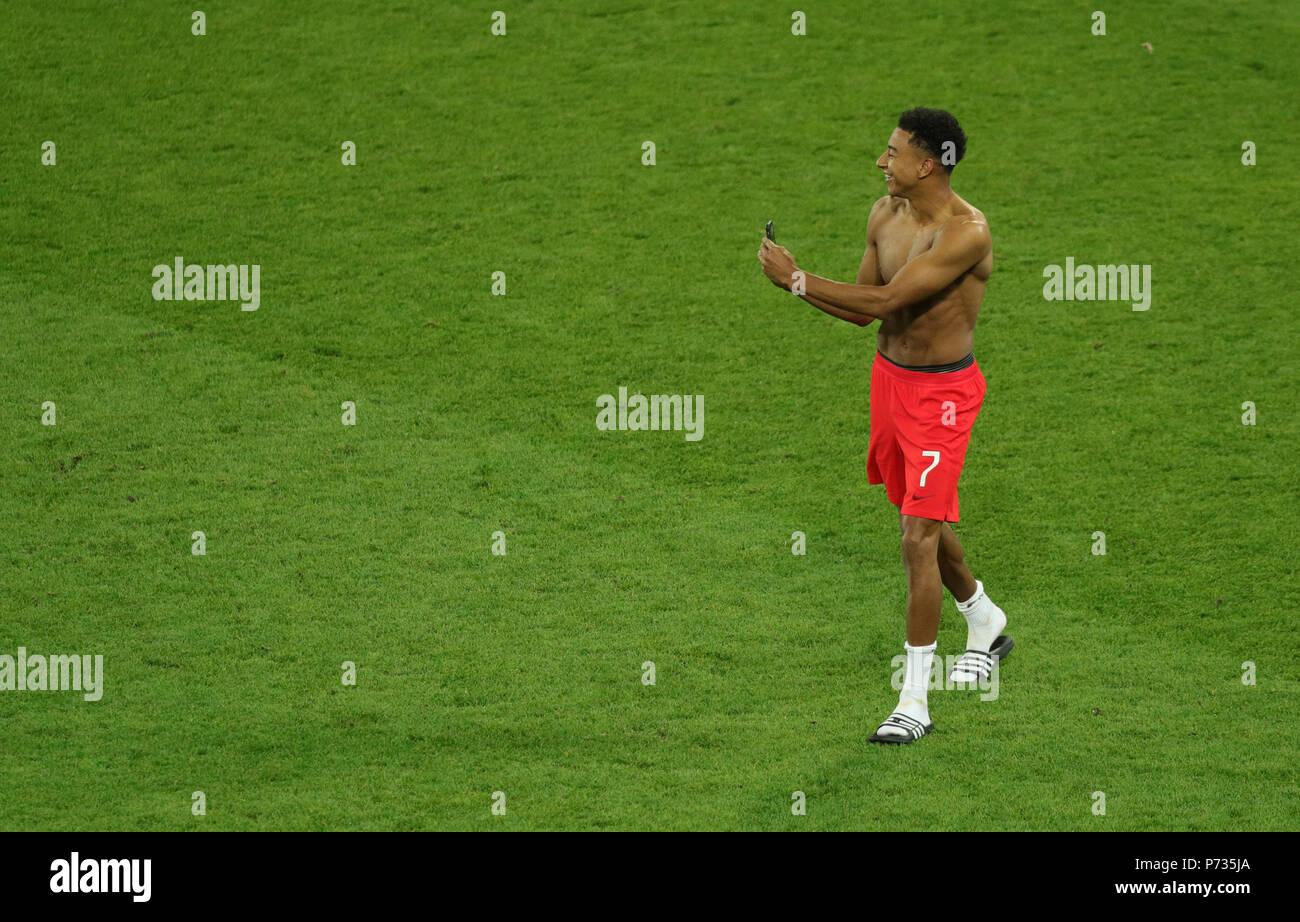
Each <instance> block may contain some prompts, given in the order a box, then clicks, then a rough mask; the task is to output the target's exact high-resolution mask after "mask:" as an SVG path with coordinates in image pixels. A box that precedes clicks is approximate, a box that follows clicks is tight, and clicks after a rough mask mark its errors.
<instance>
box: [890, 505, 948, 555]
mask: <svg viewBox="0 0 1300 922" xmlns="http://www.w3.org/2000/svg"><path fill="white" fill-rule="evenodd" d="M941 524H942V523H941V522H938V521H936V520H935V519H923V518H919V517H918V516H914V515H905V516H902V517H901V520H900V525H901V526H902V530H903V558H904V559H906V560H912V559H934V558H937V557H938V554H939V526H940V525H941Z"/></svg>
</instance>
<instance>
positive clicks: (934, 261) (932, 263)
mask: <svg viewBox="0 0 1300 922" xmlns="http://www.w3.org/2000/svg"><path fill="white" fill-rule="evenodd" d="M989 246H990V242H989V229H988V225H987V224H985V223H983V222H982V221H973V220H967V221H964V222H963V223H961V224H956V225H953V226H950V227H946V228H944V230H943V232H942V233H941V234H940V235H939V240H938V242H937V243H935V245H934V246H933V247H932V248H931V249H929V250H928V251H927V252H925V253H923V254H921V255H920V256H918V257H916V259H914V260H912V261H911V262H910V263H908V264H907V265H905V266H904V267H903V268H902V269H900V270H899V271H898V273H897V274H896V275H895V276H894V277H893V278H892V279H890V280H889V284H888V285H861V284H858V285H849V284H846V283H844V282H834V281H831V280H830V279H824V278H821V277H820V276H816V275H811V274H809V273H804V278H805V281H804V284H805V287H806V289H807V293H808V294H809V295H810V296H811V297H813V298H816V299H817V300H819V301H822V302H824V303H826V304H828V305H830V306H832V307H837V308H839V309H840V310H843V311H848V312H849V313H851V314H861V315H864V316H867V317H886V316H888V315H889V314H891V313H892V312H894V311H896V310H899V309H900V308H903V307H906V306H907V305H909V304H916V303H917V302H918V301H924V300H925V299H926V298H929V297H931V296H932V295H935V294H938V293H939V292H941V291H943V290H944V289H945V288H947V287H948V286H949V285H951V284H952V283H953V282H954V281H956V280H957V279H958V278H959V277H960V276H961V274H962V273H963V272H965V271H966V270H967V269H969V268H970V267H971V266H973V265H975V264H976V263H977V262H979V261H980V260H981V259H983V258H984V255H985V254H986V253H987V252H988V250H989Z"/></svg>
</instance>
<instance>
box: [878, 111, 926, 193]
mask: <svg viewBox="0 0 1300 922" xmlns="http://www.w3.org/2000/svg"><path fill="white" fill-rule="evenodd" d="M911 137H912V136H911V134H910V133H909V132H906V131H904V130H903V129H902V128H895V129H894V132H893V134H891V135H890V136H889V144H888V146H887V147H886V148H885V152H884V153H883V154H881V155H880V159H879V160H877V161H876V166H878V167H880V168H881V169H882V170H884V171H885V185H886V186H888V188H889V194H890V195H904V196H905V195H906V194H907V193H908V191H909V190H911V189H913V188H915V186H916V184H917V183H919V182H920V181H921V180H922V179H923V178H924V176H923V171H924V174H925V175H928V174H929V173H930V172H931V171H932V170H933V169H934V163H933V160H932V159H931V158H930V156H929V155H928V154H926V153H925V152H924V151H922V150H920V149H919V148H916V147H913V146H912V143H911V141H910V140H909V139H910V138H911ZM927 160H930V161H931V162H930V165H929V166H928V167H926V166H925V163H926V161H927Z"/></svg>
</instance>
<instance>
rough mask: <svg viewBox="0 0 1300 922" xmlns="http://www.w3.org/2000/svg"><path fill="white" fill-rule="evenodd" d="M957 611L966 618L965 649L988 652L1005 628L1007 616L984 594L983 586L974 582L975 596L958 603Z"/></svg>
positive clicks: (976, 581) (977, 581)
mask: <svg viewBox="0 0 1300 922" xmlns="http://www.w3.org/2000/svg"><path fill="white" fill-rule="evenodd" d="M957 610H958V611H959V612H961V613H962V614H963V615H965V616H966V649H967V650H979V651H980V652H981V653H987V652H989V648H990V647H992V646H993V641H995V640H997V639H998V635H999V634H1001V633H1002V630H1003V628H1005V627H1006V626H1007V616H1006V613H1004V612H1003V611H1002V609H1000V608H998V607H997V606H996V605H994V604H993V600H992V599H990V598H989V597H988V596H987V595H985V594H984V584H983V583H981V582H980V581H979V580H975V594H974V595H973V596H971V597H970V598H969V599H967V600H966V601H965V602H958V603H957Z"/></svg>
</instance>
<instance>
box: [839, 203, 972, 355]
mask: <svg viewBox="0 0 1300 922" xmlns="http://www.w3.org/2000/svg"><path fill="white" fill-rule="evenodd" d="M970 222H978V223H981V224H984V225H985V226H986V227H987V221H986V220H985V218H984V215H983V213H982V212H980V210H979V209H977V208H975V207H974V206H972V205H970V204H969V203H967V202H966V201H965V200H963V199H962V198H961V197H960V196H958V195H957V194H956V193H953V202H952V203H951V208H950V209H949V213H948V214H945V215H941V216H939V217H937V218H935V219H932V220H929V221H926V220H924V219H922V218H921V217H920V216H918V214H917V213H916V212H915V210H914V209H913V208H912V205H911V203H910V202H908V200H907V199H905V198H900V197H892V196H886V197H884V198H882V199H881V200H880V201H879V202H877V203H876V205H875V206H874V207H873V208H872V213H871V221H870V225H869V228H868V232H867V253H866V255H865V256H864V258H863V261H862V268H861V270H860V271H859V274H858V284H859V285H885V284H888V282H889V281H890V279H892V278H893V277H894V275H895V274H897V273H898V271H899V270H900V269H902V268H903V266H905V265H906V264H907V263H909V262H911V261H912V260H913V259H915V258H916V257H917V256H920V255H921V254H922V253H924V252H926V251H927V250H929V249H930V248H931V247H932V246H934V245H935V243H936V242H937V241H938V240H939V239H940V236H941V235H942V234H943V233H944V231H945V230H946V229H948V228H951V227H955V226H957V225H959V224H963V223H970ZM873 243H874V254H873V246H872V244H873ZM873 255H874V260H873V258H872V257H873ZM873 262H874V267H873V265H872V263H873ZM873 268H874V277H868V278H863V275H864V274H868V275H871V274H872V270H873ZM992 271H993V251H992V248H991V247H990V248H989V251H988V252H987V253H985V254H984V257H983V258H982V259H980V261H979V262H977V263H976V264H975V265H973V266H972V267H971V268H970V269H968V270H967V271H966V272H964V273H962V275H961V276H959V277H958V278H957V279H956V280H955V281H954V282H952V284H950V285H949V286H948V287H946V288H945V289H944V290H943V291H940V292H939V293H938V294H935V295H933V296H931V297H929V298H927V299H925V300H924V301H922V302H919V303H917V304H910V305H907V306H906V307H904V308H902V309H901V310H898V311H896V312H895V313H892V314H890V315H889V316H888V317H885V318H884V319H882V320H881V321H880V329H879V332H878V333H877V335H876V347H877V348H878V349H879V350H880V352H881V353H882V354H884V355H885V356H886V357H887V358H889V359H892V360H893V361H895V362H898V363H899V364H900V365H942V364H947V363H948V362H955V361H957V360H958V359H962V358H965V356H966V355H967V354H968V353H969V352H971V351H972V349H973V346H974V340H975V320H976V317H977V316H978V315H979V309H980V302H981V301H982V300H983V298H984V288H985V286H986V285H987V284H988V280H989V274H990V273H991V272H992Z"/></svg>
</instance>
